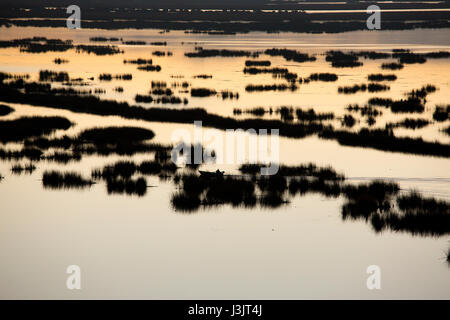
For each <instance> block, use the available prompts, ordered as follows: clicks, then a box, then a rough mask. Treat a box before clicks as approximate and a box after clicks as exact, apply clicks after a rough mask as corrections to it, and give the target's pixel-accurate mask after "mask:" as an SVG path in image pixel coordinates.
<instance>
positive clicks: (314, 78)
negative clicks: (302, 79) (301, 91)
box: [308, 73, 338, 82]
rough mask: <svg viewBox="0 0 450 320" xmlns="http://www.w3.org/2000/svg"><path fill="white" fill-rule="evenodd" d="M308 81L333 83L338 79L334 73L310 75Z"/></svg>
mask: <svg viewBox="0 0 450 320" xmlns="http://www.w3.org/2000/svg"><path fill="white" fill-rule="evenodd" d="M308 79H309V80H310V81H325V82H333V81H336V80H337V79H338V76H337V75H336V74H335V73H311V74H310V75H309V77H308Z"/></svg>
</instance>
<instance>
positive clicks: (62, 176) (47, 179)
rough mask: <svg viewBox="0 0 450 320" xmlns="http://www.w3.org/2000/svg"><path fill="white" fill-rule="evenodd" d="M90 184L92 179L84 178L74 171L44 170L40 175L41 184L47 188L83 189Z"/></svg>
mask: <svg viewBox="0 0 450 320" xmlns="http://www.w3.org/2000/svg"><path fill="white" fill-rule="evenodd" d="M92 184H93V181H92V180H89V179H85V178H83V177H82V176H81V175H80V174H78V173H75V172H63V173H61V172H58V171H45V172H44V174H43V176H42V185H43V186H44V188H49V189H72V188H74V189H83V188H88V187H90V186H91V185H92Z"/></svg>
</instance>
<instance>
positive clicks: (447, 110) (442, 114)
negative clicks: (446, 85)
mask: <svg viewBox="0 0 450 320" xmlns="http://www.w3.org/2000/svg"><path fill="white" fill-rule="evenodd" d="M433 119H434V120H436V121H439V122H443V121H446V120H448V119H450V104H449V105H447V106H436V108H435V109H434V112H433Z"/></svg>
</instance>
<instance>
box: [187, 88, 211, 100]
mask: <svg viewBox="0 0 450 320" xmlns="http://www.w3.org/2000/svg"><path fill="white" fill-rule="evenodd" d="M216 94H217V91H216V90H214V89H208V88H191V97H202V98H203V97H210V96H215V95H216Z"/></svg>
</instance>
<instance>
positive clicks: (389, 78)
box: [367, 73, 397, 81]
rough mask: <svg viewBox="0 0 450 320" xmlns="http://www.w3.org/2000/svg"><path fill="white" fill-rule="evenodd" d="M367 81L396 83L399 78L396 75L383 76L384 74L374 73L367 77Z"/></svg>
mask: <svg viewBox="0 0 450 320" xmlns="http://www.w3.org/2000/svg"><path fill="white" fill-rule="evenodd" d="M367 80H369V81H395V80H397V76H396V75H395V74H382V73H373V74H369V75H368V76H367Z"/></svg>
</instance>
